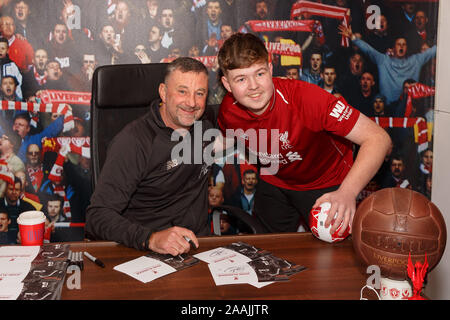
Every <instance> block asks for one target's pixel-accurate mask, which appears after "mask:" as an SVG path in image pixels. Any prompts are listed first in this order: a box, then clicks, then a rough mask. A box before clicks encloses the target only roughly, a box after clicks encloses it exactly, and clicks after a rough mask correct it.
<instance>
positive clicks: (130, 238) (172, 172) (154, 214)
mask: <svg viewBox="0 0 450 320" xmlns="http://www.w3.org/2000/svg"><path fill="white" fill-rule="evenodd" d="M159 102H160V101H159V100H158V101H154V102H153V103H152V104H151V106H150V111H149V112H148V113H147V114H146V115H145V116H143V117H141V118H139V119H137V120H135V121H133V122H131V123H130V124H128V125H127V126H126V127H125V128H124V129H123V130H122V131H121V132H120V133H119V134H118V135H117V136H116V137H115V138H114V139H113V141H112V142H111V145H110V146H109V147H108V155H107V159H106V162H105V164H104V166H103V168H102V171H101V174H100V177H99V180H98V183H97V185H96V187H95V190H94V193H93V195H92V198H91V204H90V205H89V207H88V209H87V212H86V233H87V234H88V235H89V236H91V237H94V238H97V239H104V240H112V241H116V242H119V243H122V244H124V245H126V246H128V247H133V248H136V249H139V250H145V249H147V248H145V245H144V244H145V242H146V241H147V240H148V239H149V237H150V235H151V233H152V232H155V231H159V230H163V229H167V228H169V227H171V226H180V227H185V228H188V229H190V230H192V231H193V232H194V233H195V234H196V235H200V236H202V235H208V234H210V227H209V226H208V224H207V221H208V195H207V192H208V174H209V169H210V168H209V167H208V166H206V165H205V164H185V163H181V164H177V165H176V164H175V165H174V163H173V161H171V151H172V148H173V147H174V146H175V145H177V144H178V142H177V141H171V135H172V132H173V129H171V128H168V127H166V126H165V124H164V122H163V121H162V119H161V115H160V113H159ZM209 128H212V124H211V123H210V122H209V121H208V120H203V121H202V134H203V132H204V131H205V130H206V129H209ZM190 133H191V135H192V136H193V135H194V130H193V129H192V130H191V131H190ZM200 139H201V138H200ZM206 145H207V144H206V143H203V144H202V148H204V147H206ZM192 156H193V152H192ZM191 163H192V162H191Z"/></svg>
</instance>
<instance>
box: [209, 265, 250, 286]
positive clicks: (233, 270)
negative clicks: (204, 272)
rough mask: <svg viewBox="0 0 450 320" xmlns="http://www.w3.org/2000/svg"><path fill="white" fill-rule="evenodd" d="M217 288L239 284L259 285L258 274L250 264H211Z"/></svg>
mask: <svg viewBox="0 0 450 320" xmlns="http://www.w3.org/2000/svg"><path fill="white" fill-rule="evenodd" d="M208 267H209V270H210V271H211V275H212V276H213V279H214V282H215V283H216V285H217V286H221V285H226V284H239V283H257V282H258V278H257V277H256V273H255V271H254V270H253V268H251V267H250V266H249V265H248V264H246V263H243V264H209V265H208Z"/></svg>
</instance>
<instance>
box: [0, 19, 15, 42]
mask: <svg viewBox="0 0 450 320" xmlns="http://www.w3.org/2000/svg"><path fill="white" fill-rule="evenodd" d="M0 31H1V33H2V35H3V37H4V38H6V39H10V38H11V37H12V36H13V35H14V33H15V32H16V25H15V24H14V20H13V18H11V17H8V16H4V17H1V18H0Z"/></svg>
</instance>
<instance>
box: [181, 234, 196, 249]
mask: <svg viewBox="0 0 450 320" xmlns="http://www.w3.org/2000/svg"><path fill="white" fill-rule="evenodd" d="M183 238H184V240H186V241H187V242H189V244H190V245H191V246H192V248H194V249H197V246H196V245H195V243H194V241H192V240H191V239H190V238H189V237H187V236H183Z"/></svg>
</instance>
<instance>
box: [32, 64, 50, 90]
mask: <svg viewBox="0 0 450 320" xmlns="http://www.w3.org/2000/svg"><path fill="white" fill-rule="evenodd" d="M33 74H34V79H35V80H36V82H37V83H38V84H39V85H40V86H42V85H44V84H45V83H46V82H47V73H44V74H42V75H41V74H39V72H37V70H36V66H33Z"/></svg>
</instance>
